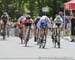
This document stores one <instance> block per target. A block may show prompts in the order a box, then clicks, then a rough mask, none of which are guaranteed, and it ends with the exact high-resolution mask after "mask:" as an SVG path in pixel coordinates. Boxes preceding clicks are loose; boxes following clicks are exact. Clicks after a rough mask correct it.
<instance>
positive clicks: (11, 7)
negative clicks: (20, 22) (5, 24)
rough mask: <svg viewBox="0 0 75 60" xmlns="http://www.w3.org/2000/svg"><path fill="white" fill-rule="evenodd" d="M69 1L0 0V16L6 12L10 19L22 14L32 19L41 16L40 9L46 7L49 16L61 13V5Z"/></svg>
mask: <svg viewBox="0 0 75 60" xmlns="http://www.w3.org/2000/svg"><path fill="white" fill-rule="evenodd" d="M67 1H69V0H66V1H65V0H0V16H1V15H2V13H3V12H5V11H6V12H8V14H9V15H10V16H11V17H12V18H18V17H19V16H20V15H23V14H27V13H28V14H30V15H31V16H32V17H33V18H35V17H36V16H38V15H43V14H44V12H42V7H46V6H47V7H48V9H49V11H48V12H47V13H46V14H47V15H49V16H52V15H53V14H55V13H57V12H58V11H60V10H62V11H63V6H64V5H63V3H64V2H67Z"/></svg>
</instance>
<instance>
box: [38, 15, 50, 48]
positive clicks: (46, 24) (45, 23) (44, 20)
mask: <svg viewBox="0 0 75 60" xmlns="http://www.w3.org/2000/svg"><path fill="white" fill-rule="evenodd" d="M50 25H51V21H50V19H49V18H48V17H47V16H42V17H41V18H40V20H39V21H38V23H37V27H38V29H39V36H40V37H42V36H43V35H44V32H45V35H46V37H47V34H48V28H50ZM43 28H45V31H44V29H43ZM40 39H41V38H40ZM45 41H46V38H45ZM41 42H42V41H41ZM39 48H41V45H40V47H39Z"/></svg>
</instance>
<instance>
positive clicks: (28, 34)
mask: <svg viewBox="0 0 75 60" xmlns="http://www.w3.org/2000/svg"><path fill="white" fill-rule="evenodd" d="M27 28H28V29H27V32H26V38H25V40H24V43H25V47H27V43H28V41H29V38H30V30H31V26H28V27H27Z"/></svg>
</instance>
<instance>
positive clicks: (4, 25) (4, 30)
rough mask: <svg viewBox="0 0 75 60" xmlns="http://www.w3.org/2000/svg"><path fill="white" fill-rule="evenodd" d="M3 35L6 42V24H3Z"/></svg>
mask: <svg viewBox="0 0 75 60" xmlns="http://www.w3.org/2000/svg"><path fill="white" fill-rule="evenodd" d="M1 35H2V36H3V40H5V37H6V24H3V26H2V29H1Z"/></svg>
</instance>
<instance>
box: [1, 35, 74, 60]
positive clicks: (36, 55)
mask: <svg viewBox="0 0 75 60" xmlns="http://www.w3.org/2000/svg"><path fill="white" fill-rule="evenodd" d="M72 58H73V59H74V58H75V43H72V42H69V41H68V40H65V39H64V38H63V39H62V38H61V48H60V49H58V48H53V44H52V42H51V38H50V37H49V36H48V37H47V44H46V48H45V49H40V48H38V46H37V45H36V43H35V42H34V40H33V37H32V38H31V39H30V41H29V43H28V47H24V44H20V39H19V38H18V37H14V36H13V37H12V36H10V37H9V38H6V40H2V37H1V36H0V60H72Z"/></svg>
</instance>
